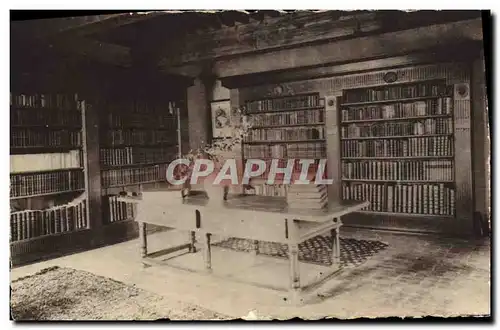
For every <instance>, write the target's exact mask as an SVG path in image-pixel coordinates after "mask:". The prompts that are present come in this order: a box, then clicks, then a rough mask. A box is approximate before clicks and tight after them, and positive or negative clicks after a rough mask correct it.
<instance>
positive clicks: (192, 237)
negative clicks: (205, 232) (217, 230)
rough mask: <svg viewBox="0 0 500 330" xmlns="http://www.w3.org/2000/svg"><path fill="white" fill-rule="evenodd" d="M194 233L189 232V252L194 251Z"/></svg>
mask: <svg viewBox="0 0 500 330" xmlns="http://www.w3.org/2000/svg"><path fill="white" fill-rule="evenodd" d="M195 244H196V233H195V232H194V231H191V232H189V252H191V253H196V245H195Z"/></svg>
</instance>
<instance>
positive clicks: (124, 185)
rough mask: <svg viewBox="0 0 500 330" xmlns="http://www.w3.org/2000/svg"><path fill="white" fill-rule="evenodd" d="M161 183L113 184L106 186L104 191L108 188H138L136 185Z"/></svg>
mask: <svg viewBox="0 0 500 330" xmlns="http://www.w3.org/2000/svg"><path fill="white" fill-rule="evenodd" d="M159 181H160V180H148V181H135V182H133V183H127V184H111V185H106V186H105V188H104V189H106V188H125V187H127V186H136V185H141V184H146V183H156V182H159Z"/></svg>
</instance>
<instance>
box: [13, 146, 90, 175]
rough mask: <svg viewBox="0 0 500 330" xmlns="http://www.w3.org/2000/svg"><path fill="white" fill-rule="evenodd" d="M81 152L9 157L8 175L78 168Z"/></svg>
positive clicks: (71, 151) (72, 151)
mask: <svg viewBox="0 0 500 330" xmlns="http://www.w3.org/2000/svg"><path fill="white" fill-rule="evenodd" d="M81 164H82V163H81V151H80V150H70V151H68V152H58V153H40V154H25V155H10V173H22V172H43V171H52V170H62V169H69V168H80V167H81V166H82V165H81Z"/></svg>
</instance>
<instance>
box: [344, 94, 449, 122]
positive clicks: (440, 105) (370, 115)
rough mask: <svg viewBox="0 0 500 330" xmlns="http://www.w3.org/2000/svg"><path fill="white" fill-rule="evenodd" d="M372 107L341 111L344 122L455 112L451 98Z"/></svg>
mask: <svg viewBox="0 0 500 330" xmlns="http://www.w3.org/2000/svg"><path fill="white" fill-rule="evenodd" d="M394 102H397V103H392V104H384V105H371V106H362V107H360V106H351V107H347V108H344V109H342V110H341V117H340V118H341V120H342V121H352V120H359V121H362V120H373V119H387V120H389V119H397V118H406V117H425V116H436V115H450V114H451V113H452V111H453V99H452V98H451V97H444V98H438V99H434V100H426V101H416V102H403V101H399V102H398V101H394Z"/></svg>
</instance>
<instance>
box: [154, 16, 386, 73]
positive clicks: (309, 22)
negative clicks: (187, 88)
mask: <svg viewBox="0 0 500 330" xmlns="http://www.w3.org/2000/svg"><path fill="white" fill-rule="evenodd" d="M255 15H261V16H260V17H262V18H263V17H264V16H263V14H262V13H260V14H258V13H255V14H251V16H250V18H249V19H251V18H252V17H255ZM289 15H290V16H289ZM378 27H379V26H378V22H377V21H376V20H375V13H365V14H362V15H356V16H354V17H353V18H351V19H347V20H334V19H332V18H331V13H329V12H320V13H315V12H306V11H302V12H297V13H292V14H287V15H280V16H278V17H275V18H268V19H266V24H265V25H263V24H262V23H261V22H252V21H251V20H250V23H249V24H245V25H241V26H238V27H237V28H234V27H233V28H226V29H219V30H216V31H211V32H207V33H205V34H198V35H186V37H185V38H179V39H176V40H173V41H171V43H170V44H168V46H166V47H164V49H165V53H164V55H163V59H162V60H161V63H160V64H161V65H162V66H175V65H181V64H185V63H190V62H196V61H200V60H205V59H210V58H220V57H225V56H235V55H238V54H244V53H252V52H256V51H268V50H272V49H275V48H282V47H290V46H293V45H297V44H301V43H304V42H308V43H310V42H317V41H323V40H328V39H335V38H341V37H347V36H354V35H355V34H356V33H357V32H358V31H359V30H360V29H362V30H363V31H365V32H366V31H374V30H376V29H378Z"/></svg>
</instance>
